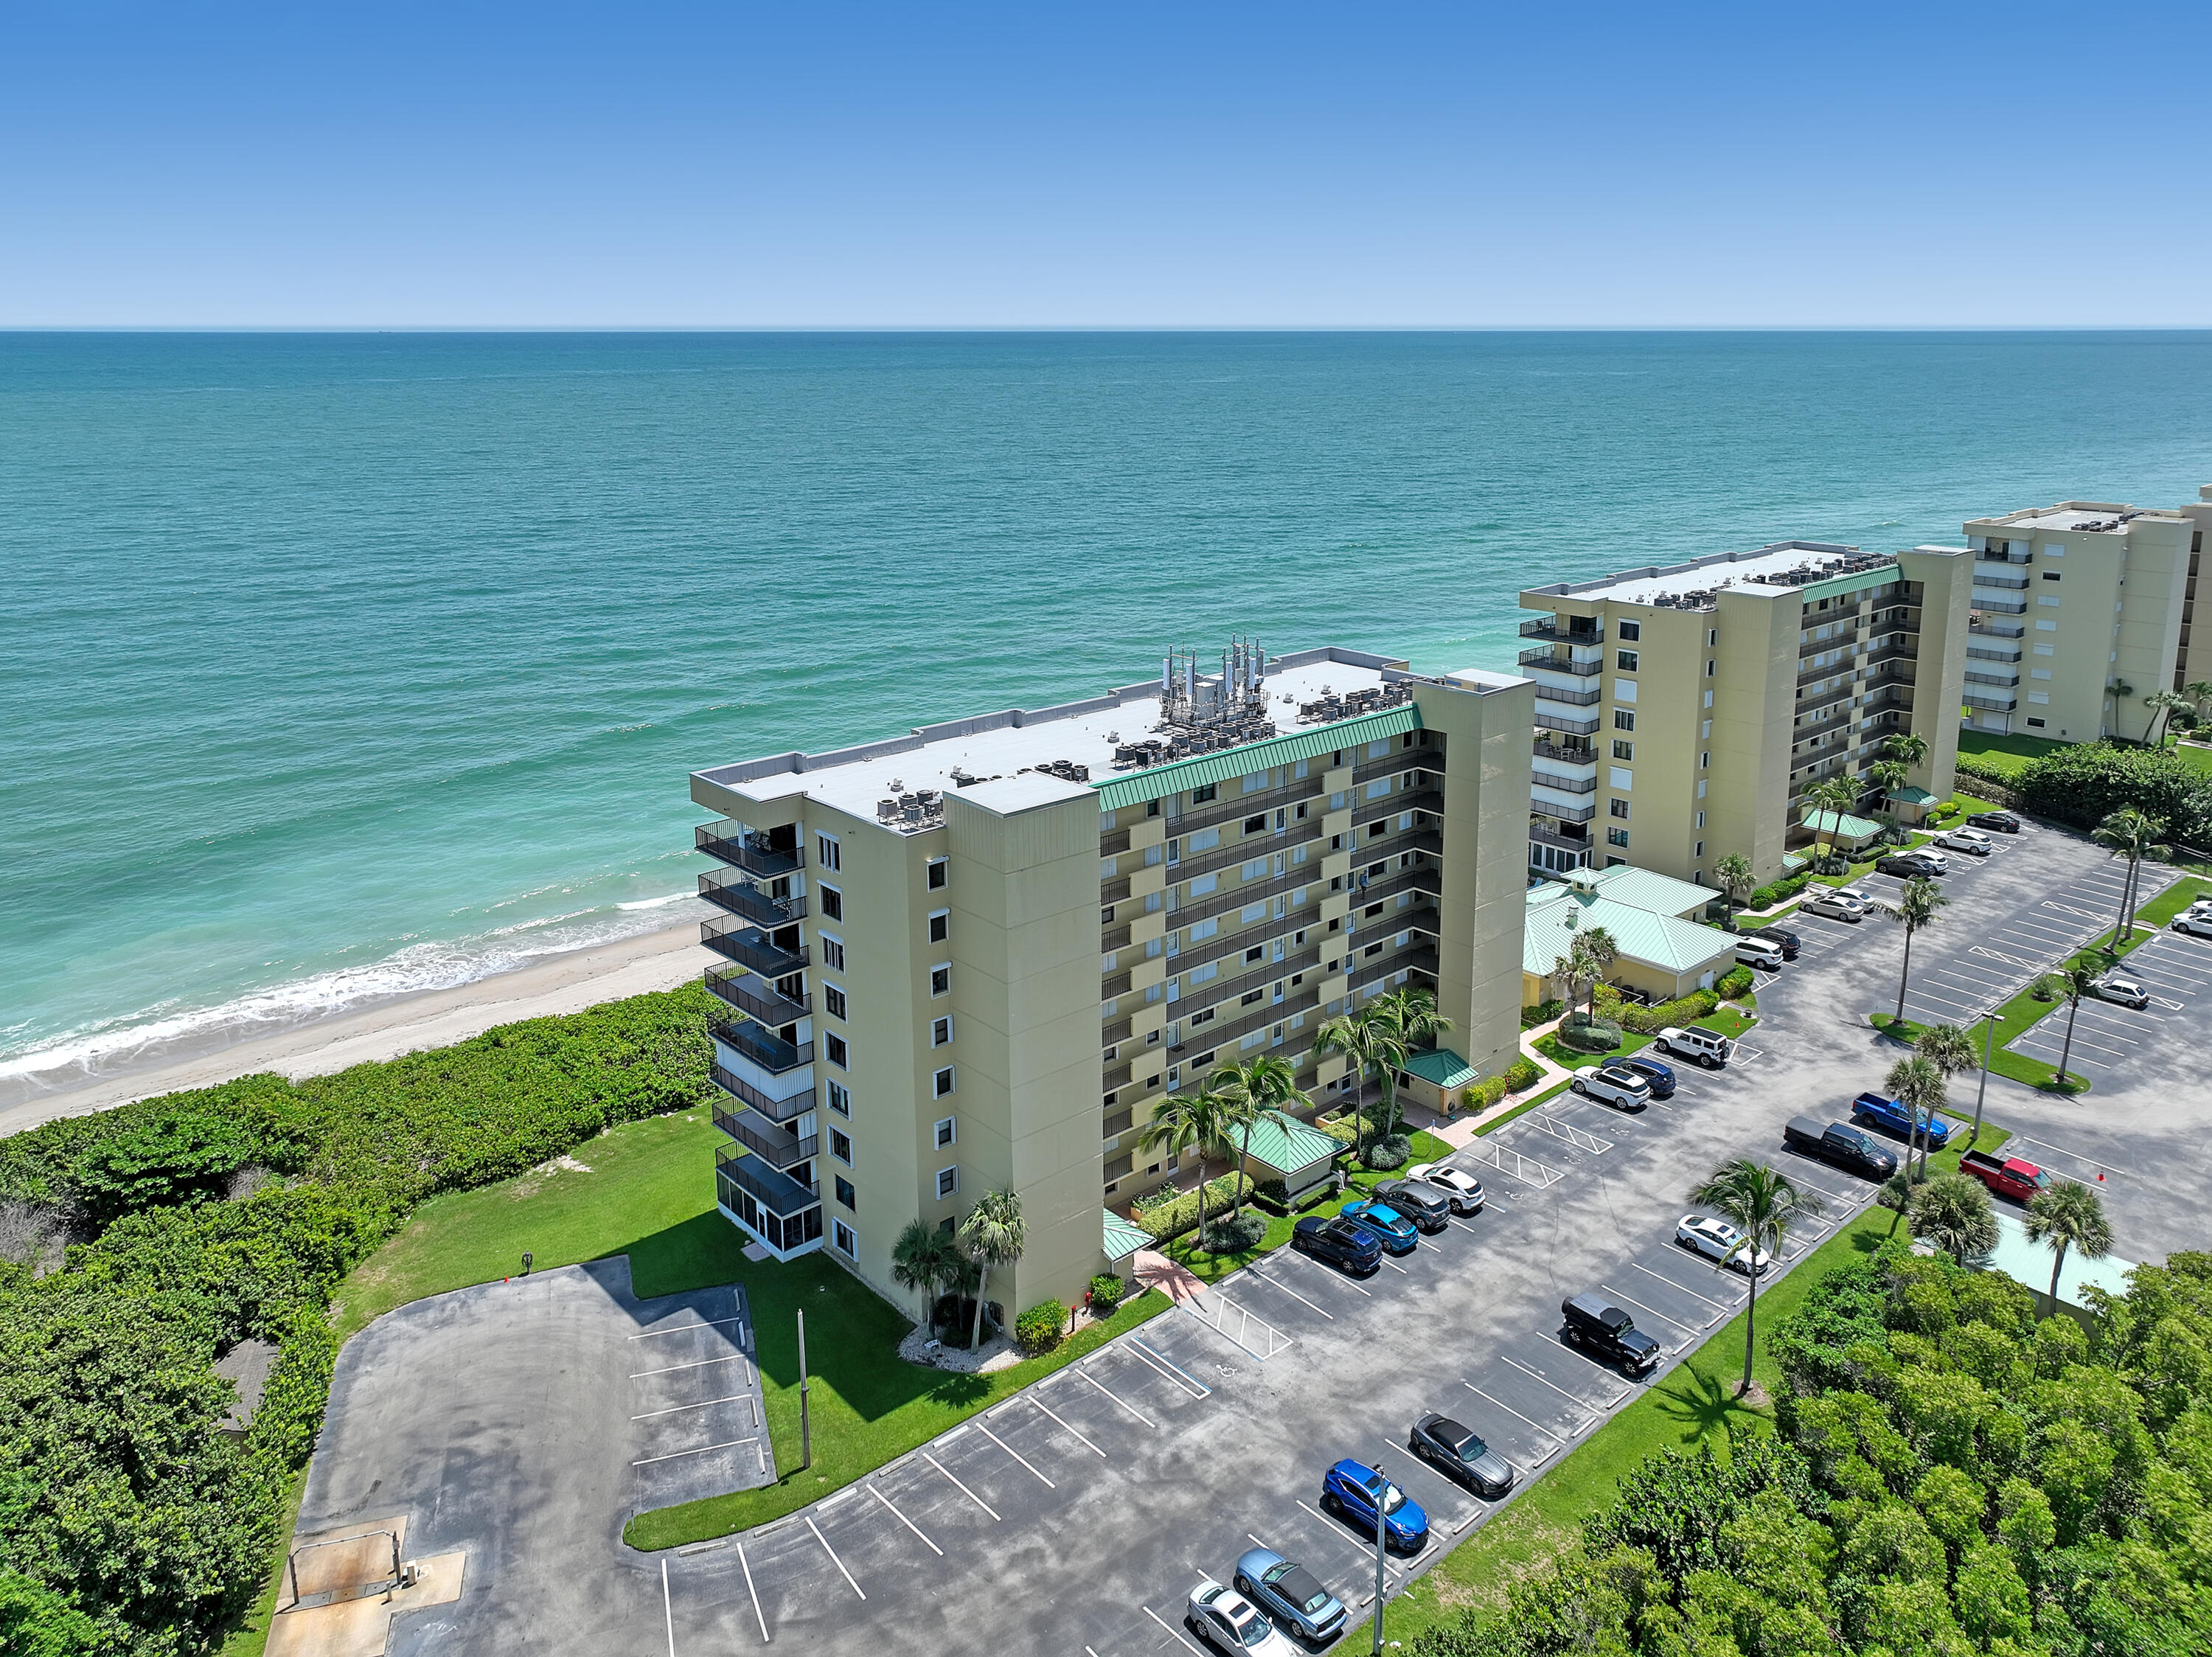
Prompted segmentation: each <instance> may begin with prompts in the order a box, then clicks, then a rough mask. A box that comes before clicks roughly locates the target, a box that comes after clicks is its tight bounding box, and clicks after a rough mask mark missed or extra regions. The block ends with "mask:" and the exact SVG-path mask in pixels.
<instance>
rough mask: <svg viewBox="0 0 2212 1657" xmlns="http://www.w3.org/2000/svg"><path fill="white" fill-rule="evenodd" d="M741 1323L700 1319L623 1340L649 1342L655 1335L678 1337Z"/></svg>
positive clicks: (625, 1337) (720, 1319)
mask: <svg viewBox="0 0 2212 1657" xmlns="http://www.w3.org/2000/svg"><path fill="white" fill-rule="evenodd" d="M743 1322H744V1319H743V1318H702V1319H700V1320H699V1321H698V1322H697V1323H696V1324H671V1325H669V1326H668V1327H667V1328H665V1329H648V1330H645V1331H642V1332H641V1333H639V1334H635V1335H626V1336H624V1337H623V1339H625V1340H632V1341H649V1340H651V1339H652V1338H653V1337H654V1336H655V1335H680V1334H682V1333H683V1332H684V1331H685V1330H687V1329H716V1328H719V1327H720V1326H721V1325H724V1324H741V1323H743Z"/></svg>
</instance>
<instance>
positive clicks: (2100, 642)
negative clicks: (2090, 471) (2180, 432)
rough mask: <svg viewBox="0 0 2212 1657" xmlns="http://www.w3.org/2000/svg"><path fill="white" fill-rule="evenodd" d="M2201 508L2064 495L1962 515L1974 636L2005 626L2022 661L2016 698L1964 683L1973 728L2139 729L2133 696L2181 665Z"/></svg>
mask: <svg viewBox="0 0 2212 1657" xmlns="http://www.w3.org/2000/svg"><path fill="white" fill-rule="evenodd" d="M2200 494H2201V495H2203V496H2204V497H2205V501H2207V502H2212V493H2207V492H2206V491H2200ZM2208 517H2212V507H2208V506H2207V505H2206V504H2204V503H2202V502H2200V503H2192V504H2191V505H2190V506H2187V507H2184V508H2182V509H2179V510H2178V511H2172V512H2164V511H2145V510H2141V509H2137V508H2135V507H2130V506H2114V505H2111V504H2108V503H2103V502H2096V501H2063V502H2061V503H2059V504H2058V505H2057V506H2052V507H2043V508H2040V509H2035V510H2033V511H2027V512H2013V513H2008V514H2006V515H2004V516H2002V517H1996V518H1976V519H1973V520H1972V521H1970V522H1969V523H1968V524H1967V525H1966V545H1967V546H1968V547H1969V548H1970V549H1971V550H1972V553H1973V556H1974V631H1975V634H1976V639H1975V643H1976V645H1977V647H1980V646H1984V645H1987V644H1990V643H1996V642H1997V640H1998V639H1999V638H2002V637H2005V636H2009V637H2011V638H2012V639H2014V640H2015V642H2016V644H2015V648H2016V649H2020V655H2021V664H2022V667H2023V668H2024V676H2023V680H2022V684H2021V695H2020V698H2019V700H2018V702H2017V704H2015V703H2013V702H2011V701H2009V700H2004V701H1994V700H1991V699H1990V698H1980V697H1976V696H1975V695H1973V694H1972V691H1973V690H1974V688H1975V687H1974V686H1973V685H1971V684H1970V685H1967V687H1966V688H1967V691H1968V692H1969V694H1968V696H1967V698H1966V705H1967V708H1968V710H1969V711H1970V714H1971V716H1972V723H1973V725H1974V726H1975V728H1977V729H1980V730H1986V731H2000V732H2018V733H2020V734H2022V735H2026V736H2042V737H2051V738H2053V739H2057V740H2063V741H2069V742H2087V741H2093V740H2095V739H2096V738H2098V737H2100V736H2118V737H2125V738H2127V739H2129V740H2135V741H2140V740H2142V739H2143V737H2144V736H2146V735H2147V734H2148V733H2149V730H2150V728H2151V727H2152V726H2153V725H2154V723H2156V722H2157V720H2158V711H2157V710H2155V709H2154V708H2150V707H2147V706H2145V705H2144V702H2143V698H2145V697H2147V696H2148V695H2150V694H2151V693H2153V692H2154V691H2173V690H2178V689H2179V687H2180V686H2181V685H2182V684H2184V683H2185V682H2186V681H2187V680H2188V678H2189V676H2190V674H2189V668H2188V659H2187V653H2186V647H2185V637H2186V630H2187V627H2188V621H2187V619H2186V618H2187V617H2188V615H2189V612H2190V610H2191V606H2193V604H2194V601H2195V600H2194V597H2193V583H2192V570H2193V565H2194V557H2195V554H2196V553H2197V552H2199V551H2201V550H2202V542H2203V531H2204V527H2205V520H2206V519H2207V518H2208ZM2021 647H2024V648H2021ZM1975 654H1976V655H1979V654H1980V650H1979V649H1976V651H1975ZM2205 676H2206V675H2204V674H2203V673H2198V674H2197V677H2199V678H2203V677H2205Z"/></svg>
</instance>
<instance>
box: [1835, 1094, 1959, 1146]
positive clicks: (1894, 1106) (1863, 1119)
mask: <svg viewBox="0 0 2212 1657" xmlns="http://www.w3.org/2000/svg"><path fill="white" fill-rule="evenodd" d="M1851 1119H1852V1120H1853V1121H1855V1122H1860V1123H1863V1124H1866V1125H1867V1126H1868V1127H1869V1128H1879V1129H1881V1130H1882V1131H1883V1132H1884V1133H1886V1134H1889V1135H1891V1136H1893V1137H1895V1138H1898V1139H1907V1138H1910V1137H1911V1134H1912V1127H1913V1123H1912V1112H1910V1111H1908V1110H1907V1109H1906V1108H1905V1106H1902V1105H1900V1104H1899V1103H1898V1102H1897V1101H1896V1100H1893V1099H1884V1098H1883V1097H1882V1096H1881V1094H1880V1093H1861V1094H1860V1095H1859V1096H1858V1097H1857V1099H1855V1100H1852V1101H1851ZM1958 1125H1959V1124H1957V1123H1955V1122H1949V1121H1946V1120H1945V1119H1944V1118H1942V1117H1940V1116H1936V1115H1934V1114H1933V1113H1931V1112H1927V1111H1923V1112H1921V1113H1920V1136H1921V1142H1922V1143H1923V1144H1925V1145H1927V1146H1928V1147H1929V1148H1930V1149H1932V1150H1939V1151H1940V1150H1942V1148H1943V1147H1944V1146H1946V1145H1948V1144H1949V1143H1950V1142H1951V1136H1952V1135H1953V1134H1954V1133H1955V1132H1956V1131H1958Z"/></svg>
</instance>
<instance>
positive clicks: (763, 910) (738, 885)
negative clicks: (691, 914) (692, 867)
mask: <svg viewBox="0 0 2212 1657" xmlns="http://www.w3.org/2000/svg"><path fill="white" fill-rule="evenodd" d="M699 895H700V896H701V897H702V898H704V899H706V900H707V901H708V903H710V904H713V905H714V906H715V907H716V908H718V909H726V910H727V911H729V912H730V913H731V914H732V915H737V916H741V917H744V919H746V920H749V921H753V922H757V923H759V924H760V925H762V926H767V927H777V926H789V925H790V924H791V923H793V922H794V921H797V920H799V919H800V918H802V917H804V916H805V913H806V899H804V898H771V897H769V894H768V893H767V892H763V891H762V890H761V889H760V887H758V886H756V885H754V884H753V880H752V877H751V876H750V875H746V874H723V873H721V872H720V871H719V870H714V869H709V870H708V872H707V873H706V874H702V875H701V876H700V877H699Z"/></svg>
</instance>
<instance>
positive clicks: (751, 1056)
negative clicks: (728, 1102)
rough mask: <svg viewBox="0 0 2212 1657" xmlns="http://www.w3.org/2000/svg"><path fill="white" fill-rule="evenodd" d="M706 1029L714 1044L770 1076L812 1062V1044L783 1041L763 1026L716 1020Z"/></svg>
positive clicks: (749, 1101)
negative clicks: (728, 1050)
mask: <svg viewBox="0 0 2212 1657" xmlns="http://www.w3.org/2000/svg"><path fill="white" fill-rule="evenodd" d="M708 1028H709V1029H710V1030H712V1031H713V1033H714V1039H716V1040H717V1041H720V1042H721V1043H722V1044H723V1045H725V1046H726V1047H728V1048H729V1049H730V1051H732V1052H734V1053H738V1054H740V1055H742V1056H743V1057H744V1058H745V1059H746V1060H747V1061H748V1062H749V1063H753V1064H757V1065H758V1066H759V1067H760V1068H761V1069H763V1070H764V1071H766V1072H767V1073H768V1074H769V1075H772V1076H780V1075H785V1074H787V1072H789V1071H792V1070H796V1069H798V1068H799V1066H800V1065H802V1064H811V1063H814V1044H813V1043H812V1042H811V1041H786V1040H785V1039H783V1038H782V1037H781V1036H779V1035H778V1034H776V1033H775V1031H773V1030H771V1029H769V1027H768V1026H766V1025H761V1024H751V1023H743V1024H732V1023H729V1022H727V1021H726V1020H716V1021H715V1022H714V1024H712V1025H710V1026H708ZM745 1102H746V1103H747V1104H750V1103H751V1102H752V1101H751V1100H746V1101H745Z"/></svg>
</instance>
